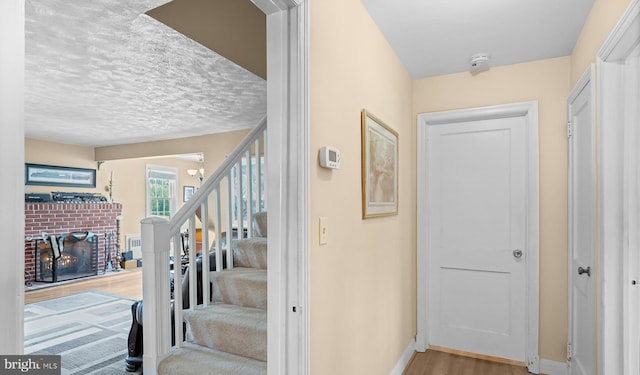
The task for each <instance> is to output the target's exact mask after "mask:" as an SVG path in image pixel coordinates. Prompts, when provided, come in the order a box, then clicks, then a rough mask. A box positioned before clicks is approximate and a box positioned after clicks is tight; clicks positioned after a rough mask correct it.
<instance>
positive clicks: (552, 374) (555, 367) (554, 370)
mask: <svg viewBox="0 0 640 375" xmlns="http://www.w3.org/2000/svg"><path fill="white" fill-rule="evenodd" d="M540 373H541V374H546V375H569V365H568V364H567V363H565V362H556V361H550V360H548V359H541V360H540Z"/></svg>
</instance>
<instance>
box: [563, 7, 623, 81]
mask: <svg viewBox="0 0 640 375" xmlns="http://www.w3.org/2000/svg"><path fill="white" fill-rule="evenodd" d="M629 4H631V0H596V1H595V2H594V4H593V8H591V13H590V14H589V17H588V18H587V21H586V22H585V24H584V27H583V29H582V32H581V33H580V37H579V38H578V41H577V43H576V45H575V47H574V48H573V53H572V54H571V87H573V86H574V85H575V84H576V82H578V80H579V79H580V77H582V74H584V72H585V71H586V70H587V67H588V66H589V64H591V63H594V62H595V61H596V54H597V53H598V49H599V48H600V46H601V45H602V42H604V40H605V39H606V38H607V36H608V35H609V33H610V32H611V30H612V29H613V27H614V26H615V25H616V23H617V22H618V19H619V18H620V16H622V14H623V13H624V11H625V9H627V7H628V6H629Z"/></svg>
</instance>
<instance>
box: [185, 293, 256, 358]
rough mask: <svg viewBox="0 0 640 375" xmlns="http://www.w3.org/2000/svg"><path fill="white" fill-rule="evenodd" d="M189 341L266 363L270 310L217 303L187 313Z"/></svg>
mask: <svg viewBox="0 0 640 375" xmlns="http://www.w3.org/2000/svg"><path fill="white" fill-rule="evenodd" d="M184 319H185V321H186V323H187V339H188V340H189V341H191V342H194V343H196V344H198V345H203V346H206V347H208V348H212V349H217V350H222V351H225V352H229V353H233V354H237V355H242V356H244V357H249V358H253V359H257V360H262V361H266V360H267V311H266V310H264V309H256V308H251V307H242V306H237V305H228V304H214V305H210V306H207V307H203V308H197V309H195V310H191V311H185V314H184Z"/></svg>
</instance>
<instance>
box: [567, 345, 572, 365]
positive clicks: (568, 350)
mask: <svg viewBox="0 0 640 375" xmlns="http://www.w3.org/2000/svg"><path fill="white" fill-rule="evenodd" d="M572 357H573V348H572V347H571V343H568V344H567V361H571V358H572Z"/></svg>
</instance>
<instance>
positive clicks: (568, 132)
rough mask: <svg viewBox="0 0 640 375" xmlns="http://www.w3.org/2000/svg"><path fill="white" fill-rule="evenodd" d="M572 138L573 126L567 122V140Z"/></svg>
mask: <svg viewBox="0 0 640 375" xmlns="http://www.w3.org/2000/svg"><path fill="white" fill-rule="evenodd" d="M571 136H573V124H572V123H571V121H567V138H571Z"/></svg>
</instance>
